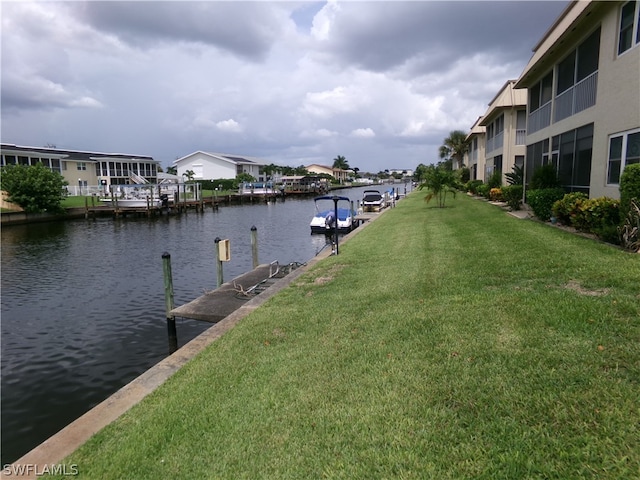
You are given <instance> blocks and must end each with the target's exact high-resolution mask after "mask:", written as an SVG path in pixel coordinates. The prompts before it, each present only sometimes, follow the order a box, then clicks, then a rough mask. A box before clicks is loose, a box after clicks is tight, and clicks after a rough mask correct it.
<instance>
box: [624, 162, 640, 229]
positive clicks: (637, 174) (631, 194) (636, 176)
mask: <svg viewBox="0 0 640 480" xmlns="http://www.w3.org/2000/svg"><path fill="white" fill-rule="evenodd" d="M633 198H636V199H638V200H640V163H633V164H631V165H627V166H626V167H625V168H624V171H623V172H622V175H621V176H620V214H621V217H622V218H623V219H625V218H626V217H627V214H628V213H629V211H630V210H631V199H633ZM636 203H637V202H636Z"/></svg>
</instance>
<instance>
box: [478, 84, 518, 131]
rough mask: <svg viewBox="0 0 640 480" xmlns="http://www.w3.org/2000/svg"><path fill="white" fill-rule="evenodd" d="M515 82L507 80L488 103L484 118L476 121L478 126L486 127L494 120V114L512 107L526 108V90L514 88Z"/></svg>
mask: <svg viewBox="0 0 640 480" xmlns="http://www.w3.org/2000/svg"><path fill="white" fill-rule="evenodd" d="M515 84H516V80H507V81H506V83H505V84H504V85H503V86H502V88H501V89H500V91H499V92H498V93H497V94H496V96H495V97H493V99H492V100H491V102H489V108H488V109H487V111H486V112H485V114H484V116H483V117H481V118H480V119H479V121H478V125H480V126H486V125H488V124H489V123H491V121H492V120H493V119H494V118H495V113H497V112H498V111H499V110H504V109H507V108H513V107H526V105H527V90H526V89H524V88H514V86H515Z"/></svg>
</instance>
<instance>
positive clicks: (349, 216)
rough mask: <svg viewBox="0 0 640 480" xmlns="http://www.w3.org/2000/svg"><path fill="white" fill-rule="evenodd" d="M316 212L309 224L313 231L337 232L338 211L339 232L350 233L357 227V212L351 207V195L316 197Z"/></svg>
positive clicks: (326, 233)
mask: <svg viewBox="0 0 640 480" xmlns="http://www.w3.org/2000/svg"><path fill="white" fill-rule="evenodd" d="M314 202H315V207H316V213H315V215H314V216H313V218H312V219H311V223H310V224H309V225H310V227H311V233H324V234H325V235H332V234H333V233H335V230H334V229H335V225H336V211H337V214H338V233H349V232H350V231H351V230H353V229H354V228H356V226H357V223H356V219H355V216H356V215H355V212H354V211H353V209H352V208H351V199H350V198H349V197H338V196H333V195H325V196H322V197H316V198H315V199H314ZM345 205H346V206H345Z"/></svg>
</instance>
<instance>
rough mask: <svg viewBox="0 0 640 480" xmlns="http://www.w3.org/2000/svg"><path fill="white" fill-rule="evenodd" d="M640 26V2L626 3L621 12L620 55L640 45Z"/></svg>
mask: <svg viewBox="0 0 640 480" xmlns="http://www.w3.org/2000/svg"><path fill="white" fill-rule="evenodd" d="M638 24H640V2H637V1H631V2H627V3H625V4H624V5H623V6H622V10H621V12H620V35H619V36H618V55H620V54H622V53H624V52H626V51H627V50H629V49H630V48H631V47H633V46H634V45H637V44H638V43H640V26H639V25H638Z"/></svg>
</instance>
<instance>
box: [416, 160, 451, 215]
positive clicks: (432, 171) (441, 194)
mask: <svg viewBox="0 0 640 480" xmlns="http://www.w3.org/2000/svg"><path fill="white" fill-rule="evenodd" d="M455 187H456V176H455V174H454V173H453V172H452V171H451V170H448V169H446V168H444V167H443V166H442V165H439V166H437V167H436V166H434V165H429V166H428V167H426V169H425V171H424V177H423V180H422V183H421V184H420V185H419V186H418V188H419V189H420V190H423V189H427V191H428V193H427V196H426V197H424V199H425V200H426V201H427V203H428V202H430V201H431V200H432V199H433V198H437V199H438V207H440V208H443V207H444V204H445V200H446V198H447V193H452V194H453V196H454V197H455V196H456V188H455Z"/></svg>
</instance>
